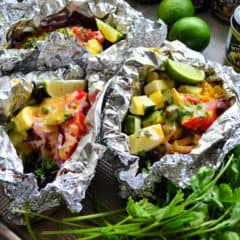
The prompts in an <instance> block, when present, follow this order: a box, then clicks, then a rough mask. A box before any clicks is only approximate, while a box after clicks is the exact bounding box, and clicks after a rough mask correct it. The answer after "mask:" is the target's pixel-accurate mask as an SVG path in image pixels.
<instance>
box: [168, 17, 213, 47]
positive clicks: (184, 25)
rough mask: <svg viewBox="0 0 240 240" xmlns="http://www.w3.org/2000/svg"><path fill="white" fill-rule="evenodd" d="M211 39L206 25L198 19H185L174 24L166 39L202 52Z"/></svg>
mask: <svg viewBox="0 0 240 240" xmlns="http://www.w3.org/2000/svg"><path fill="white" fill-rule="evenodd" d="M210 38H211V33H210V30H209V27H208V24H207V23H206V22H205V21H204V20H202V19H201V18H198V17H185V18H182V19H180V20H178V21H177V22H175V23H174V24H173V26H172V28H171V29H170V32H169V36H168V39H169V40H170V41H173V40H179V41H181V42H183V43H184V44H186V45H187V46H188V47H189V48H191V49H194V50H197V51H202V50H203V49H204V48H206V47H207V45H208V44H209V41H210Z"/></svg>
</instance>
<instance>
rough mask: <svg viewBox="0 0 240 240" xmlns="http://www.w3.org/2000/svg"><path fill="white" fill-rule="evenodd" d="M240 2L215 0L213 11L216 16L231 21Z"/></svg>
mask: <svg viewBox="0 0 240 240" xmlns="http://www.w3.org/2000/svg"><path fill="white" fill-rule="evenodd" d="M239 4H240V0H214V1H213V13H214V15H215V16H216V17H218V18H219V19H221V20H223V21H224V22H227V23H229V21H230V17H231V16H232V14H233V12H234V10H235V8H236V7H237V6H238V5H239Z"/></svg>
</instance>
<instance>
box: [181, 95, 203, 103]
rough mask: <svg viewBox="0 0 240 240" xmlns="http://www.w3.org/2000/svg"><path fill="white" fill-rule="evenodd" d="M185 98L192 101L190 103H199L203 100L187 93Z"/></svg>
mask: <svg viewBox="0 0 240 240" xmlns="http://www.w3.org/2000/svg"><path fill="white" fill-rule="evenodd" d="M184 98H185V99H186V100H187V101H188V102H190V103H193V104H199V103H200V102H201V101H200V99H199V98H197V97H195V96H193V95H185V96H184Z"/></svg>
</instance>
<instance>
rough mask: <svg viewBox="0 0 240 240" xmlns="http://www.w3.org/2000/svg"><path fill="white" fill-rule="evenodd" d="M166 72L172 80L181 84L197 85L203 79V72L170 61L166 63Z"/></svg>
mask: <svg viewBox="0 0 240 240" xmlns="http://www.w3.org/2000/svg"><path fill="white" fill-rule="evenodd" d="M166 72H167V74H168V75H169V77H170V78H171V79H172V80H175V81H177V82H182V83H189V84H197V83H199V82H201V81H203V80H204V79H205V72H204V71H203V70H201V69H199V68H197V67H193V66H191V65H188V64H185V63H181V62H176V61H173V60H170V59H167V61H166Z"/></svg>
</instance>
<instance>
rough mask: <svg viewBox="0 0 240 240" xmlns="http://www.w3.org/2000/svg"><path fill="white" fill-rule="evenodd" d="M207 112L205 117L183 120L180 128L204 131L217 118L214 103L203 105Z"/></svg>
mask: <svg viewBox="0 0 240 240" xmlns="http://www.w3.org/2000/svg"><path fill="white" fill-rule="evenodd" d="M203 106H204V107H205V109H206V110H207V114H206V116H203V117H202V116H193V117H190V118H187V119H183V121H182V123H181V124H182V126H184V127H186V128H188V129H191V130H194V131H196V130H202V131H206V130H207V129H208V128H209V127H210V126H211V125H212V123H213V122H214V121H215V120H216V118H217V112H216V101H212V102H209V103H206V104H204V105H203Z"/></svg>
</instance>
